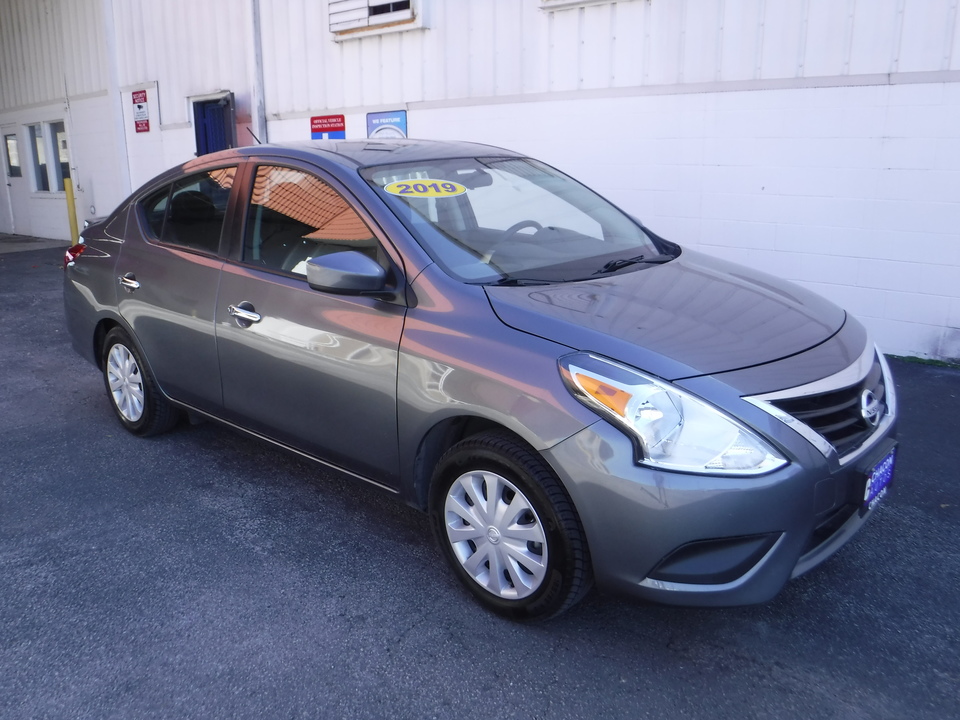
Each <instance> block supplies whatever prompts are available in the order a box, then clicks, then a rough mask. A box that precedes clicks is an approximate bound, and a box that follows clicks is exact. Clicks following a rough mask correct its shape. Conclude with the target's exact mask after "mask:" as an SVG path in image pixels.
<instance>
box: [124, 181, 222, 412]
mask: <svg viewBox="0 0 960 720" xmlns="http://www.w3.org/2000/svg"><path fill="white" fill-rule="evenodd" d="M236 174H237V166H235V165H233V166H227V167H219V168H215V169H212V170H207V171H204V172H199V173H196V174H192V175H188V176H185V177H183V178H181V179H179V180H176V181H174V182H171V183H169V184H167V185H165V186H164V187H162V188H159V189H157V190H155V191H154V192H152V193H150V194H149V195H147V196H146V197H145V198H143V199H142V200H140V201H139V202H138V204H137V206H136V207H135V208H133V212H131V213H130V215H129V217H128V221H127V236H126V240H125V242H124V243H123V247H122V250H121V252H120V258H119V260H118V262H117V271H118V277H117V282H118V284H119V288H120V289H119V290H118V293H117V294H118V298H119V303H118V304H119V308H120V314H121V315H122V316H123V318H124V320H126V321H127V323H128V324H129V325H130V327H131V328H132V329H133V332H134V334H135V335H136V339H137V341H138V342H139V344H140V347H141V348H142V349H143V352H144V354H145V355H146V360H147V362H148V363H149V365H150V368H151V369H152V370H153V373H154V376H155V377H156V378H157V381H158V382H159V384H160V387H161V388H163V390H164V392H166V393H167V394H168V395H169V396H171V397H173V398H175V399H177V400H180V401H183V402H186V403H188V404H190V405H193V406H195V407H198V408H200V409H204V410H208V411H211V412H219V409H220V406H221V404H222V394H221V388H220V370H219V364H218V358H217V348H216V335H215V333H214V327H213V323H214V313H215V310H216V301H217V288H218V285H219V279H220V268H221V267H222V266H223V259H222V257H221V254H220V241H221V236H222V235H223V231H224V227H225V225H226V226H229V225H230V223H229V218H230V217H231V213H232V212H233V208H234V206H235V202H233V201H232V188H233V186H234V181H235V179H236Z"/></svg>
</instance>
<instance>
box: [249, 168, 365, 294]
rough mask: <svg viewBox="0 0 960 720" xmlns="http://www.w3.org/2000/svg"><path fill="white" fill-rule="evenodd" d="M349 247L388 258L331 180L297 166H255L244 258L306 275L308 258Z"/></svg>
mask: <svg viewBox="0 0 960 720" xmlns="http://www.w3.org/2000/svg"><path fill="white" fill-rule="evenodd" d="M345 250H357V251H359V252H362V253H364V254H366V255H367V256H369V257H370V258H372V259H373V260H376V261H377V262H379V263H381V264H383V262H384V260H383V259H382V258H381V257H380V252H379V244H378V243H377V240H376V238H375V237H374V236H373V233H372V232H371V231H370V228H368V227H367V225H366V223H365V222H364V221H363V219H362V218H361V217H360V216H359V215H358V214H357V212H356V211H355V210H354V209H353V208H352V207H351V206H350V204H349V203H348V202H347V201H346V200H345V199H344V198H343V197H342V196H341V195H340V194H339V193H338V192H337V191H336V190H334V189H333V188H332V187H330V185H328V184H327V183H325V182H324V181H323V180H321V179H320V178H318V177H316V176H315V175H311V174H309V173H306V172H304V171H302V170H296V169H294V168H286V167H279V166H273V165H261V166H260V167H258V168H257V176H256V180H255V181H254V184H253V192H252V195H251V197H250V206H249V208H248V210H247V219H246V229H245V231H244V238H243V262H245V263H250V264H252V265H260V266H264V267H266V268H269V269H271V270H277V271H280V272H284V273H290V274H293V275H301V276H306V274H307V261H308V260H310V259H311V258H314V257H318V256H320V255H326V254H329V253H335V252H343V251H345Z"/></svg>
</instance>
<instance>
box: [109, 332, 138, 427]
mask: <svg viewBox="0 0 960 720" xmlns="http://www.w3.org/2000/svg"><path fill="white" fill-rule="evenodd" d="M107 383H108V384H109V385H110V395H111V397H112V398H113V403H114V405H116V406H117V410H119V411H120V414H121V415H122V416H123V417H124V419H125V420H128V421H129V422H137V420H139V419H140V418H141V417H143V381H142V379H141V377H140V366H139V365H137V360H136V358H134V357H133V353H131V352H130V350H129V349H128V348H126V347H124V346H123V345H114V346H113V347H112V348H110V354H109V355H107Z"/></svg>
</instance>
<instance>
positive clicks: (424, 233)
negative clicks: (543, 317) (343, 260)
mask: <svg viewBox="0 0 960 720" xmlns="http://www.w3.org/2000/svg"><path fill="white" fill-rule="evenodd" d="M362 175H363V177H364V178H365V179H366V180H367V182H368V183H370V184H371V185H373V186H374V187H375V188H376V189H377V190H378V192H379V195H380V196H381V197H382V198H383V199H384V201H385V202H386V203H387V204H388V205H389V206H390V207H391V208H392V209H393V211H394V212H395V213H396V214H397V216H398V217H399V218H400V219H401V221H402V222H403V223H404V224H405V225H406V226H407V228H408V229H409V230H410V231H411V232H412V233H413V235H414V236H415V237H416V238H417V240H418V241H419V242H420V244H421V245H422V246H423V248H424V249H425V250H426V251H427V253H429V254H430V256H431V257H432V258H433V260H434V261H435V262H437V263H438V264H439V265H440V266H441V267H443V268H444V269H445V270H446V271H447V272H448V273H450V274H451V275H453V276H454V277H456V278H459V279H460V280H463V281H465V282H470V283H480V284H510V285H522V284H541V283H556V282H568V281H572V280H583V279H586V278H590V277H594V276H596V275H598V274H606V273H614V272H621V271H622V272H627V271H629V269H637V268H639V267H643V266H645V265H647V264H649V263H659V262H665V261H667V260H669V259H671V258H672V257H673V256H674V254H675V252H676V248H675V247H674V246H672V245H671V246H670V247H666V246H665V245H664V246H661V245H658V243H657V242H656V241H655V240H654V239H653V238H652V237H650V236H649V235H648V234H647V233H645V232H644V231H643V230H642V229H641V227H640V226H639V224H638V223H637V222H636V221H634V220H633V219H631V218H630V217H628V216H627V215H625V214H624V213H623V212H622V211H620V210H618V209H617V208H616V207H614V206H613V205H611V204H610V203H609V202H607V201H606V200H604V199H603V198H602V197H600V196H599V195H597V194H596V193H594V192H593V191H592V190H589V189H588V188H586V187H584V186H583V185H581V184H580V183H578V182H577V181H575V180H573V179H572V178H570V177H568V176H566V175H563V174H562V173H560V172H558V171H556V170H554V169H553V168H551V167H549V166H547V165H544V164H543V163H540V162H537V161H536V160H531V159H529V158H513V157H510V158H503V157H494V158H455V159H445V160H430V161H424V162H419V163H406V164H398V165H388V166H387V165H380V166H376V167H370V168H366V169H364V170H363V171H362ZM671 253H673V254H671Z"/></svg>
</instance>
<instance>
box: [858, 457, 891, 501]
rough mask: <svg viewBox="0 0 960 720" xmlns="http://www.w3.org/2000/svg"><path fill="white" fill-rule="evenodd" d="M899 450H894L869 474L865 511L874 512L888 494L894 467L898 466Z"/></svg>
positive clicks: (865, 490)
mask: <svg viewBox="0 0 960 720" xmlns="http://www.w3.org/2000/svg"><path fill="white" fill-rule="evenodd" d="M896 458H897V449H896V448H893V449H891V450H890V452H888V453H887V454H886V456H885V457H884V458H883V459H882V460H881V461H880V462H878V463H877V464H876V465H874V466H873V469H872V470H870V471H869V472H868V473H867V479H866V483H865V485H864V488H863V509H864V510H872V509H873V508H874V507H876V505H877V503H879V502H880V501H881V500H882V499H883V496H884V495H886V494H887V489H888V488H889V487H890V482H891V481H892V480H893V467H894V465H895V464H896Z"/></svg>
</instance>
